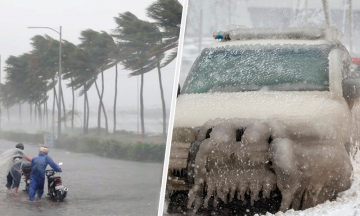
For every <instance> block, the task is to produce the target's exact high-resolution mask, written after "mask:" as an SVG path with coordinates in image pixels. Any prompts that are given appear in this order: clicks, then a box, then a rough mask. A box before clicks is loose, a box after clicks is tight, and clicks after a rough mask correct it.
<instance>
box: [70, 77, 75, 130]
mask: <svg viewBox="0 0 360 216" xmlns="http://www.w3.org/2000/svg"><path fill="white" fill-rule="evenodd" d="M71 82H73V78H72V77H71ZM71 91H72V108H71V129H74V110H75V90H74V86H71Z"/></svg>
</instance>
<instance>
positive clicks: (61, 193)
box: [46, 162, 68, 202]
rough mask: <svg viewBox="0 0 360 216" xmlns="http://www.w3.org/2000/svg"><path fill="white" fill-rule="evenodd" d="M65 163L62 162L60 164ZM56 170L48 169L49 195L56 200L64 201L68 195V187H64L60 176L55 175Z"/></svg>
mask: <svg viewBox="0 0 360 216" xmlns="http://www.w3.org/2000/svg"><path fill="white" fill-rule="evenodd" d="M62 164H63V163H62V162H60V163H59V166H61V165H62ZM55 173H56V171H55V170H54V169H50V170H46V177H47V180H48V196H50V197H51V198H52V199H55V200H56V201H59V202H61V201H63V200H64V199H65V197H66V195H67V192H68V189H67V188H66V187H64V185H63V184H62V181H61V177H60V176H54V175H55Z"/></svg>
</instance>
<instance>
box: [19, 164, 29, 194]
mask: <svg viewBox="0 0 360 216" xmlns="http://www.w3.org/2000/svg"><path fill="white" fill-rule="evenodd" d="M21 170H22V174H23V176H24V182H25V189H24V190H23V191H25V192H27V193H29V185H30V173H31V163H28V162H24V163H23V165H22V167H21Z"/></svg>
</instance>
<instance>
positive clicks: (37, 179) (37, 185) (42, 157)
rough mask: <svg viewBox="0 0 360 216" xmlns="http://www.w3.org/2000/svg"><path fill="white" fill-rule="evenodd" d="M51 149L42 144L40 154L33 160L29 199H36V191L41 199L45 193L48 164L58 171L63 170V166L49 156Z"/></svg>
mask: <svg viewBox="0 0 360 216" xmlns="http://www.w3.org/2000/svg"><path fill="white" fill-rule="evenodd" d="M48 153H49V149H48V148H47V147H45V146H41V147H40V149H39V155H38V156H37V157H34V158H33V159H32V160H31V173H30V186H29V199H30V201H34V199H35V193H37V197H38V198H39V199H41V196H42V195H43V193H44V184H45V170H46V166H47V165H50V167H51V168H53V169H54V170H55V171H57V172H61V171H62V170H61V168H60V167H59V166H58V165H57V164H56V163H55V162H54V161H53V160H52V159H51V157H49V156H48Z"/></svg>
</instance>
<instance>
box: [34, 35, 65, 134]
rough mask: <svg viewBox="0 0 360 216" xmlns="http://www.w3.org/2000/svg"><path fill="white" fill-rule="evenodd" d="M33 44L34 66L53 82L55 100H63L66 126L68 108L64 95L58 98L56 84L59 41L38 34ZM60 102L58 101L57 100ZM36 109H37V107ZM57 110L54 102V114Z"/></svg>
mask: <svg viewBox="0 0 360 216" xmlns="http://www.w3.org/2000/svg"><path fill="white" fill-rule="evenodd" d="M31 45H32V47H33V50H32V51H31V62H32V65H33V67H35V66H36V68H38V69H37V74H38V75H39V76H41V77H42V78H43V79H44V80H46V81H47V82H49V83H51V85H52V86H53V94H54V101H55V100H56V101H58V100H62V105H63V119H64V121H63V122H64V126H65V128H66V127H67V124H66V109H65V101H64V95H63V94H62V97H61V98H57V93H56V88H55V86H56V84H57V79H59V77H57V71H58V68H59V67H58V63H59V62H58V53H59V41H57V40H55V39H53V38H51V37H49V36H47V35H45V36H41V35H36V36H34V37H33V38H31ZM57 103H58V102H57ZM35 111H36V109H35ZM54 112H55V102H54V103H53V115H54ZM59 121H60V120H59Z"/></svg>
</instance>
